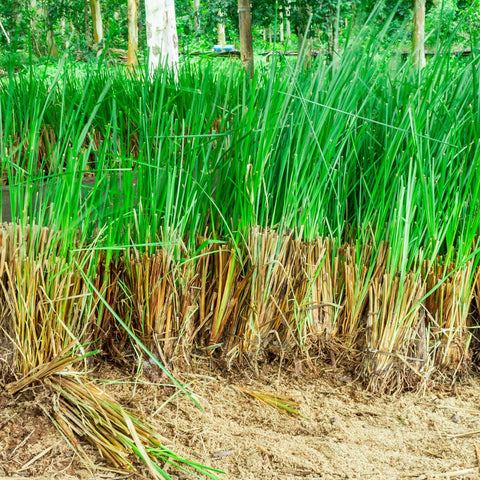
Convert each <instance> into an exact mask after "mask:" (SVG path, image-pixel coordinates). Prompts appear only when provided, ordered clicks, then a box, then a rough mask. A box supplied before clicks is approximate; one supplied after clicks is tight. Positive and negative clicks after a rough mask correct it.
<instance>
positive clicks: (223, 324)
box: [0, 32, 480, 474]
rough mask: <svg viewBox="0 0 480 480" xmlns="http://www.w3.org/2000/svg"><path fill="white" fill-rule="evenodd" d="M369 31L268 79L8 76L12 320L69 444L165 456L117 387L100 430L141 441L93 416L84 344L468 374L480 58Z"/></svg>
mask: <svg viewBox="0 0 480 480" xmlns="http://www.w3.org/2000/svg"><path fill="white" fill-rule="evenodd" d="M367 33H368V32H367ZM367 33H365V32H362V34H361V36H360V37H359V38H358V39H357V40H355V41H352V43H351V44H350V45H348V46H347V47H346V48H345V51H344V52H343V53H342V55H341V56H339V57H338V58H336V60H335V61H334V62H324V61H318V62H317V63H316V64H315V66H314V68H313V69H311V70H308V71H305V70H302V69H301V68H295V67H294V66H292V64H290V63H289V62H288V61H285V62H282V61H281V60H276V59H274V61H272V64H271V66H270V67H268V68H265V69H263V70H262V69H259V71H258V72H257V74H256V76H255V78H254V79H253V80H250V79H249V78H247V77H246V76H245V74H244V73H243V72H242V71H241V70H240V68H239V67H237V66H235V65H227V66H225V65H224V66H222V67H219V66H215V68H214V67H213V66H212V65H210V64H205V63H204V62H194V61H192V62H189V63H185V65H183V66H182V68H181V69H180V71H179V78H178V83H173V82H172V81H171V79H169V77H168V76H167V75H163V74H162V73H159V75H158V77H157V78H155V79H154V80H153V81H152V82H150V81H145V78H144V76H143V75H142V74H139V75H138V76H132V75H126V74H125V73H124V72H123V71H121V70H120V69H113V68H112V69H110V70H109V71H108V75H107V74H105V73H104V71H102V70H100V69H98V70H92V71H89V72H87V73H88V75H80V74H78V73H76V71H75V69H74V68H70V66H69V68H66V65H60V66H59V67H58V70H57V71H56V73H55V74H54V75H53V77H52V76H48V75H43V76H42V75H37V74H34V72H33V71H32V72H30V73H29V74H27V75H18V76H17V75H13V74H11V75H10V76H9V77H8V78H4V79H3V80H2V81H1V83H0V88H1V91H2V95H1V96H0V118H1V122H0V129H1V131H0V142H1V145H0V147H1V151H2V174H3V178H4V179H6V181H8V184H9V189H10V199H6V202H7V203H8V204H9V205H10V207H11V208H10V210H9V211H11V216H12V218H13V219H14V220H15V221H16V222H17V223H16V225H15V226H9V227H5V228H4V236H3V237H2V242H3V243H2V244H3V245H4V246H5V248H4V249H3V251H2V255H3V257H2V259H1V262H2V263H1V268H0V272H2V281H3V289H2V295H1V298H2V302H3V304H4V305H5V306H6V307H7V311H8V312H9V313H8V315H7V316H6V317H5V319H4V320H3V323H4V328H5V330H6V331H7V333H8V335H9V336H10V338H11V339H12V340H13V342H14V344H15V345H16V347H17V349H16V352H17V354H16V359H17V370H18V372H19V374H22V375H24V376H25V377H26V379H28V382H30V381H34V380H39V379H40V378H44V377H45V375H47V374H48V375H50V376H49V377H48V381H47V380H45V383H46V384H48V385H49V386H50V388H52V389H53V390H54V391H55V392H57V394H58V395H59V398H61V399H62V403H61V406H62V408H61V409H60V410H59V411H58V412H57V413H58V414H59V415H60V416H59V417H58V418H57V419H56V420H57V422H58V424H59V426H60V427H61V428H63V430H64V431H65V432H67V436H70V433H68V432H69V430H68V429H67V427H65V425H68V428H70V430H71V432H72V435H75V434H79V435H83V436H86V437H87V438H89V439H90V441H92V442H93V443H96V442H98V444H99V445H101V447H99V448H100V450H101V451H102V453H103V454H104V455H106V456H107V457H108V458H110V460H112V461H113V462H114V463H116V464H117V465H120V466H123V467H128V466H129V465H130V464H128V462H124V460H125V459H124V457H123V455H124V452H125V451H128V450H129V451H130V452H134V453H136V455H137V456H138V457H140V458H141V459H143V460H144V461H146V462H147V464H148V465H150V466H151V463H150V460H148V459H149V458H150V459H152V458H153V457H154V456H155V455H156V454H159V455H160V456H162V455H163V454H164V451H163V450H162V451H161V452H160V453H159V451H158V448H159V447H158V444H157V443H156V442H157V439H156V437H155V438H153V437H151V435H150V430H149V428H148V426H146V425H144V424H143V423H142V424H141V425H140V424H139V425H138V426H135V425H136V424H135V422H134V420H133V417H131V416H130V413H125V414H123V413H118V412H119V411H120V410H118V409H119V408H120V407H118V406H116V407H115V408H113V407H112V408H111V400H110V399H105V398H103V399H102V411H103V414H102V415H104V416H103V417H102V418H103V420H100V421H99V419H98V418H97V419H96V420H97V422H98V423H97V424H100V425H101V424H102V422H103V421H104V420H105V422H107V419H110V420H111V419H112V418H116V419H118V420H119V421H121V422H123V423H122V425H123V426H122V427H121V428H120V427H119V431H121V438H120V439H117V441H118V442H120V444H121V447H120V446H119V445H118V444H116V445H117V447H118V448H119V449H120V448H121V452H123V453H119V452H118V451H117V450H115V449H114V450H113V451H112V450H108V453H107V450H106V447H105V444H106V443H105V442H106V440H105V436H104V437H100V436H99V435H96V433H95V430H94V428H91V427H92V426H93V425H94V424H95V422H94V417H91V418H90V417H89V418H90V420H89V421H88V422H87V423H86V424H82V425H81V426H80V425H79V418H80V417H82V415H86V414H87V413H86V412H91V409H90V407H91V403H90V402H91V401H92V399H93V396H95V395H97V393H98V392H97V390H96V387H95V386H94V385H91V384H88V386H85V385H84V386H82V387H80V386H79V385H78V381H77V380H75V379H76V378H77V377H75V376H73V375H72V378H70V377H71V376H68V377H66V376H62V374H61V373H59V370H58V368H60V367H62V369H63V367H64V366H65V365H67V364H68V363H69V361H70V360H66V359H68V358H70V357H69V354H71V352H72V351H74V352H75V354H74V355H73V356H71V358H72V362H73V360H74V359H75V360H76V359H78V358H79V359H81V360H84V359H85V357H86V356H87V355H88V354H89V353H90V352H91V351H92V350H95V349H97V348H102V349H103V350H105V351H106V352H108V351H109V350H110V351H111V352H112V351H114V352H115V353H116V354H119V353H120V354H122V351H123V350H124V348H130V347H131V346H133V347H134V348H136V349H137V351H139V352H140V355H143V356H148V357H153V358H154V360H153V361H156V362H158V359H159V358H160V359H164V360H165V361H166V362H171V363H172V364H173V363H174V362H175V360H176V359H178V358H179V357H180V356H181V357H182V358H184V359H187V361H188V358H189V355H190V353H191V352H192V351H194V350H195V349H200V350H202V351H205V352H207V353H208V354H210V355H216V356H223V357H224V358H226V359H227V360H228V361H230V362H233V361H234V360H236V359H239V360H241V359H242V357H243V356H249V357H252V358H254V359H255V358H256V359H259V358H262V355H263V354H264V353H265V352H267V351H270V352H273V353H274V354H277V355H279V356H280V357H281V358H284V356H285V355H287V354H288V353H290V352H294V353H295V354H300V355H301V354H303V355H307V354H309V355H310V356H313V354H315V355H323V356H328V358H331V359H333V361H335V362H336V363H339V364H342V365H343V366H346V367H349V368H354V369H356V370H357V372H358V373H359V374H360V375H361V376H362V378H363V379H364V381H365V383H366V384H367V385H368V386H369V387H370V388H371V389H374V390H380V391H385V390H386V391H388V390H395V389H400V388H410V387H412V388H413V387H417V386H418V385H422V384H423V382H425V381H427V380H428V379H429V378H430V377H431V375H432V374H433V373H434V371H435V370H436V369H438V370H440V369H442V370H444V371H450V372H455V371H457V370H458V369H459V368H462V367H464V366H465V365H468V360H469V359H470V355H471V353H470V352H471V340H472V331H473V330H472V328H471V327H472V326H475V324H476V317H475V315H476V314H475V309H474V308H473V307H472V305H471V304H472V300H473V297H474V292H475V291H477V292H478V290H479V289H480V281H479V273H478V272H479V270H478V259H479V255H478V245H477V235H478V231H479V223H478V222H479V221H480V220H479V218H480V217H479V216H478V215H477V212H478V208H479V205H478V201H479V200H478V198H479V186H480V181H479V179H480V177H479V172H478V168H479V153H478V146H477V145H478V132H479V124H478V122H479V118H480V117H479V115H478V105H479V99H478V88H476V86H477V85H478V84H479V83H478V58H477V57H476V56H472V57H470V58H468V59H463V58H451V56H450V55H447V54H445V55H441V54H439V55H438V56H436V57H434V58H433V59H431V60H430V63H429V64H428V65H427V67H426V68H425V69H424V70H423V71H422V72H421V73H418V72H412V70H411V69H410V67H409V64H407V63H405V64H402V63H401V62H400V63H399V64H397V62H396V61H393V60H392V59H391V58H390V56H389V55H390V52H389V51H385V52H383V55H380V54H379V53H378V49H377V44H376V43H375V42H374V39H372V38H371V37H369V36H368V34H367ZM444 49H445V52H448V51H449V45H448V44H446V45H445V46H444ZM3 211H5V209H4V210H3ZM9 215H10V213H9ZM52 362H53V363H52ZM64 362H66V363H64ZM77 365H79V364H78V363H77ZM77 368H78V369H80V367H77ZM37 369H38V370H37ZM39 372H41V373H39ZM20 381H21V380H20ZM25 382H27V380H25V381H24V383H21V384H17V386H15V387H13V386H12V387H11V389H10V390H11V391H12V392H13V391H15V390H16V389H17V387H20V386H21V385H24V384H25ZM85 389H87V390H88V392H87V390H85ZM79 398H82V399H83V400H82V402H83V403H82V404H81V405H82V407H81V409H73V407H72V404H73V403H75V402H77V401H78V399H79ZM107 423H108V422H107ZM132 423H133V425H134V427H135V428H133V429H132ZM74 425H76V427H74ZM104 435H106V436H107V437H109V438H111V432H110V433H108V432H107V433H105V431H104ZM128 435H130V436H128ZM136 435H137V437H138V438H136V437H135V436H136ZM72 438H73V437H72ZM142 449H143V450H142ZM172 455H173V457H174V454H172ZM173 457H170V458H173ZM162 458H163V457H162ZM152 461H153V460H152ZM172 461H175V462H180V463H182V462H183V461H182V460H180V459H178V458H174V459H173V460H172ZM182 465H183V463H182ZM187 466H188V464H187ZM191 466H192V468H193V469H196V470H199V471H200V472H202V473H204V474H214V473H215V472H213V473H210V472H211V471H210V470H202V467H200V466H198V465H191Z"/></svg>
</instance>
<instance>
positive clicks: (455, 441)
mask: <svg viewBox="0 0 480 480" xmlns="http://www.w3.org/2000/svg"><path fill="white" fill-rule="evenodd" d="M195 372H196V373H189V374H184V375H182V376H180V379H181V380H182V381H183V382H184V383H189V385H190V389H191V390H192V391H193V392H195V395H196V398H197V399H198V401H199V402H200V403H201V405H202V406H203V407H204V411H203V412H202V411H201V410H200V409H198V408H197V407H195V406H194V405H193V403H192V402H191V401H190V400H189V399H188V398H187V397H185V396H184V395H183V394H180V395H173V396H172V393H173V392H174V391H173V389H172V388H171V387H168V386H163V385H158V384H154V383H152V382H150V381H148V378H147V376H150V379H151V375H147V376H145V375H144V376H143V377H141V378H140V379H139V380H138V381H137V382H135V379H134V378H132V377H131V376H130V375H128V374H126V373H125V372H124V371H121V370H114V369H112V368H111V367H107V366H104V367H102V368H100V370H99V371H97V372H96V375H98V376H99V378H103V379H107V380H106V381H103V382H102V383H103V385H104V388H105V389H106V390H107V391H109V392H110V393H112V394H113V395H114V396H115V397H116V398H117V399H118V400H120V401H121V402H122V403H123V404H124V405H127V406H129V408H131V409H133V410H135V411H137V412H139V413H141V414H142V415H144V416H145V417H146V418H150V419H151V420H153V422H154V423H155V424H156V425H157V427H158V431H159V432H160V433H161V434H162V435H163V436H165V437H166V438H168V439H169V440H170V445H169V446H171V447H172V448H173V449H174V450H176V451H177V452H178V453H181V454H183V455H185V456H187V457H189V458H191V459H193V460H197V461H199V462H203V463H205V464H208V465H211V466H213V467H216V468H219V469H221V470H223V471H224V472H226V473H225V475H223V476H222V478H225V479H229V480H263V479H265V480H270V479H279V480H280V479H281V480H293V479H307V480H320V479H322V480H326V479H437V478H438V479H440V478H455V479H479V478H480V468H479V455H480V380H479V379H476V380H475V379H470V380H469V381H468V382H466V381H464V382H463V384H461V385H457V386H456V387H455V388H449V387H445V386H443V387H441V388H440V387H436V388H435V389H434V390H433V391H430V392H427V393H426V394H424V395H419V394H414V393H406V394H402V395H398V396H395V397H391V396H388V397H387V396H374V395H371V394H369V393H367V392H365V391H364V390H362V388H361V387H360V386H359V385H358V384H357V383H353V382H350V381H349V379H348V378H345V377H342V376H340V375H338V374H336V373H335V372H332V371H328V370H326V371H324V372H323V373H322V374H321V375H320V376H319V375H315V374H313V372H310V371H304V372H303V373H302V374H301V375H297V374H295V372H294V368H293V367H292V368H291V369H290V368H288V367H285V366H284V367H283V368H282V369H281V370H280V371H279V370H278V368H274V367H273V366H267V367H263V368H262V369H261V370H260V372H259V375H255V374H254V373H253V371H252V370H251V369H246V370H243V371H241V372H240V371H236V372H222V371H220V370H219V369H218V368H212V367H211V366H209V367H208V368H207V366H205V365H203V366H200V367H198V368H197V369H196V371H195ZM145 373H147V374H148V373H149V372H145ZM238 387H241V388H249V389H251V390H255V391H266V392H270V393H276V394H282V395H287V396H289V397H292V398H293V399H295V400H296V401H297V402H298V405H299V413H300V414H301V416H297V417H293V416H290V415H287V414H285V413H282V412H281V411H279V410H277V409H275V408H273V407H270V406H267V405H265V404H262V403H261V402H259V401H258V400H256V399H254V398H252V397H247V396H246V395H245V394H244V393H242V392H241V391H239V390H238ZM41 391H42V390H41V387H37V388H34V389H29V390H27V391H24V392H22V393H20V394H18V395H16V396H15V397H13V398H12V397H8V396H7V395H6V394H5V392H4V391H3V387H0V480H2V479H3V478H36V479H42V480H46V479H53V478H56V479H61V480H66V479H81V480H87V479H94V478H95V479H120V478H142V477H140V476H139V475H137V476H135V477H134V476H129V477H126V476H122V475H119V474H116V473H113V472H109V471H105V470H99V471H97V472H95V473H92V472H89V471H88V470H87V469H86V468H85V467H84V466H83V465H82V463H81V462H80V461H79V459H78V458H77V457H76V456H75V455H74V454H73V453H72V451H71V449H70V447H69V445H68V444H67V443H66V441H65V440H64V439H63V438H62V437H61V436H60V434H59V433H58V432H57V430H56V429H55V427H54V426H53V425H52V423H51V421H50V420H49V418H48V417H47V414H48V412H49V409H50V405H51V398H49V397H48V396H46V395H45V394H42V393H41ZM89 451H90V452H91V453H92V456H93V458H94V459H95V461H96V462H97V464H98V465H102V460H101V459H100V458H99V457H98V455H97V454H96V452H95V450H94V449H93V448H90V449H89ZM170 473H171V474H172V478H175V479H178V480H180V479H184V478H187V477H185V476H176V475H175V474H174V472H173V471H171V472H170ZM143 478H148V474H145V476H144V477H143Z"/></svg>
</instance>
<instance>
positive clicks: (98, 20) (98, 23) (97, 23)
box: [90, 0, 103, 43]
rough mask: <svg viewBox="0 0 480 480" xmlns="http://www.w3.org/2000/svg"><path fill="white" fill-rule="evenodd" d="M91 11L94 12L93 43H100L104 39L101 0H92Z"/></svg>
mask: <svg viewBox="0 0 480 480" xmlns="http://www.w3.org/2000/svg"><path fill="white" fill-rule="evenodd" d="M90 11H91V12H92V24H93V43H100V42H101V41H102V40H103V22H102V11H101V9H100V0H90Z"/></svg>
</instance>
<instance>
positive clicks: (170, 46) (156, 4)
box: [145, 0, 178, 81]
mask: <svg viewBox="0 0 480 480" xmlns="http://www.w3.org/2000/svg"><path fill="white" fill-rule="evenodd" d="M145 19H146V24H147V45H148V52H149V55H148V73H149V75H150V79H152V78H153V75H154V73H155V71H156V70H157V68H158V66H159V64H160V65H161V66H162V67H164V68H166V69H168V70H169V71H172V72H173V74H174V77H175V81H178V36H177V23H176V19H175V1H174V0H145Z"/></svg>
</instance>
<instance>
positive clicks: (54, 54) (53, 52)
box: [47, 29, 58, 58]
mask: <svg viewBox="0 0 480 480" xmlns="http://www.w3.org/2000/svg"><path fill="white" fill-rule="evenodd" d="M47 50H48V55H49V56H50V57H51V58H58V47H57V42H56V41H55V36H54V35H53V30H50V29H49V30H48V31H47Z"/></svg>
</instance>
